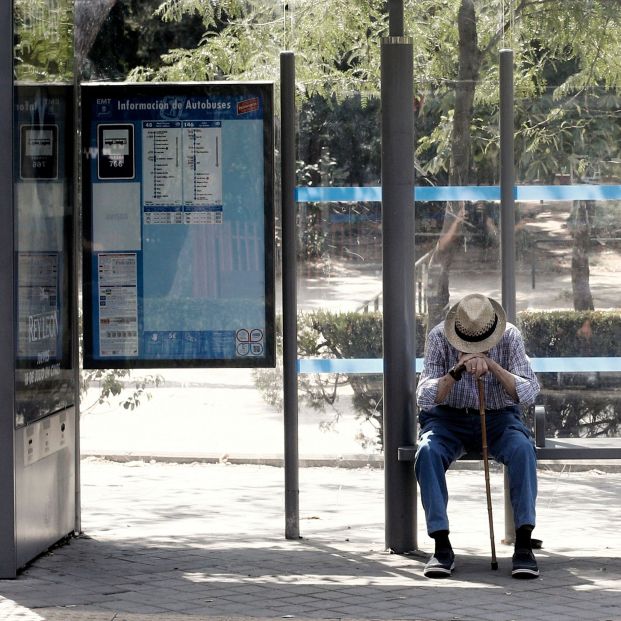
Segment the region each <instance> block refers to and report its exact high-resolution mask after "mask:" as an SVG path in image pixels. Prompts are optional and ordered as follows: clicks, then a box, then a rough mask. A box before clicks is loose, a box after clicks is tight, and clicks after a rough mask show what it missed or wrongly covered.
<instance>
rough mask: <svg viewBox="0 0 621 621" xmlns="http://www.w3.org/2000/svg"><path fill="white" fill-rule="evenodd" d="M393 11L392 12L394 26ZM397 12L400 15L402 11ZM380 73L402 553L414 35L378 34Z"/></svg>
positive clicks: (406, 533)
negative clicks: (400, 450)
mask: <svg viewBox="0 0 621 621" xmlns="http://www.w3.org/2000/svg"><path fill="white" fill-rule="evenodd" d="M393 4H395V3H393ZM391 8H392V5H391ZM392 17H393V16H392V14H391V26H392V23H393V19H392ZM400 19H401V22H402V17H401V18H400ZM397 21H398V20H397ZM392 31H393V28H392V27H391V32H392ZM381 77H382V92H381V102H382V226H383V233H382V235H383V242H382V246H383V249H382V254H383V266H384V270H383V295H384V328H383V330H384V332H383V335H384V399H383V404H384V405H383V408H384V409H383V412H384V477H385V481H384V484H385V515H386V525H385V537H386V547H387V548H389V549H391V550H392V551H394V552H397V553H403V552H408V551H410V550H414V549H416V547H417V542H416V482H415V477H414V470H413V468H412V465H411V464H408V463H405V462H400V461H399V460H398V448H399V446H401V445H411V444H413V443H414V428H415V419H414V416H415V414H414V411H415V408H414V398H415V397H414V392H415V390H414V387H415V382H416V375H415V364H416V348H415V336H416V335H415V320H416V309H415V307H414V281H415V268H414V262H415V261H414V110H413V102H414V96H413V90H414V89H413V47H412V42H411V39H409V38H406V37H403V36H398V35H395V36H390V37H387V38H385V39H383V40H382V48H381Z"/></svg>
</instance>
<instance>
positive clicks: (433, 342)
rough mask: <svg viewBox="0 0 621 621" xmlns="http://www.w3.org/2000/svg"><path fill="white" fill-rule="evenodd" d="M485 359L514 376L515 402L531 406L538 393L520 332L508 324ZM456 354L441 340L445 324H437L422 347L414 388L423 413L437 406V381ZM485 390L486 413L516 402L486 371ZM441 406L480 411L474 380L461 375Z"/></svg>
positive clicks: (443, 338)
mask: <svg viewBox="0 0 621 621" xmlns="http://www.w3.org/2000/svg"><path fill="white" fill-rule="evenodd" d="M488 356H489V357H490V358H491V359H492V360H494V361H496V362H497V363H498V364H500V366H501V367H503V368H504V369H506V370H507V371H509V372H510V373H512V374H513V375H514V376H515V387H516V390H517V394H518V403H520V404H523V405H529V404H531V403H534V401H535V397H536V396H537V394H538V393H539V382H538V381H537V378H536V377H535V373H534V372H533V370H532V368H531V366H530V362H529V360H528V356H527V355H526V351H525V349H524V341H523V339H522V335H521V334H520V331H519V330H518V329H517V328H516V327H515V326H514V325H512V324H510V323H507V327H506V329H505V333H504V334H503V335H502V338H501V339H500V341H499V342H498V343H497V344H496V345H495V346H494V347H493V348H492V349H490V350H489V352H488ZM457 359H458V352H457V350H456V349H455V348H454V347H453V346H452V345H451V344H450V343H449V342H448V341H447V340H446V338H445V337H444V323H441V324H439V325H437V326H436V327H435V328H433V330H431V332H429V335H428V336H427V344H426V347H425V364H424V367H423V372H422V373H421V376H420V379H419V381H418V386H417V388H416V401H417V403H418V407H419V408H420V409H422V410H425V409H428V408H431V407H433V406H434V405H438V404H437V403H436V395H437V394H438V382H439V378H441V377H442V376H444V375H446V373H447V372H448V370H449V369H450V368H451V367H452V366H453V365H454V364H456V363H457ZM483 378H484V379H483V385H484V388H485V406H486V408H487V409H489V410H500V409H502V408H505V407H507V406H510V405H515V401H513V399H512V398H511V397H510V396H509V395H508V394H507V392H506V391H505V390H504V388H503V387H502V385H501V383H500V382H499V381H498V380H497V379H496V377H494V375H493V374H492V373H491V372H489V373H486V374H485V375H484V376H483ZM443 405H448V406H450V407H454V408H475V409H478V408H479V392H478V388H477V384H476V380H475V379H474V377H473V376H472V375H470V374H469V373H464V374H463V375H462V377H461V380H460V381H458V382H456V383H455V384H454V386H453V387H452V388H451V390H450V392H449V393H448V395H447V397H446V399H445V401H444V402H443Z"/></svg>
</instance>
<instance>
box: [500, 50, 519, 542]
mask: <svg viewBox="0 0 621 621" xmlns="http://www.w3.org/2000/svg"><path fill="white" fill-rule="evenodd" d="M499 65H500V252H501V269H502V280H501V282H502V305H503V307H504V309H505V311H506V313H507V319H508V320H509V321H510V322H511V323H513V324H514V323H515V321H516V303H515V299H516V298H515V295H516V294H515V289H516V287H515V195H514V192H515V157H514V145H513V132H514V128H513V105H514V95H513V50H509V49H503V50H500V61H499ZM504 471H505V472H504V495H505V537H504V539H503V542H504V543H507V544H510V543H513V541H514V540H515V524H514V521H513V509H512V507H511V501H510V494H509V474H508V472H507V469H506V468H505V469H504Z"/></svg>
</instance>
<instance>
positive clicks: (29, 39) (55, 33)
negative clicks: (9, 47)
mask: <svg viewBox="0 0 621 621" xmlns="http://www.w3.org/2000/svg"><path fill="white" fill-rule="evenodd" d="M73 4H74V0H57V1H56V2H53V3H51V2H49V1H48V0H14V24H15V25H14V30H15V48H14V53H15V59H16V60H15V77H16V79H17V80H22V81H29V82H66V81H71V80H72V79H73Z"/></svg>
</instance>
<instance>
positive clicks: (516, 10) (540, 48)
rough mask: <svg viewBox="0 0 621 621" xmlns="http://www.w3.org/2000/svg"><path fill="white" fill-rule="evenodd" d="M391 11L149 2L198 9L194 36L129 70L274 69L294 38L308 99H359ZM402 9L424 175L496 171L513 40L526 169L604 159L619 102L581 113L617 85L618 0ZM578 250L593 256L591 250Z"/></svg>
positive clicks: (197, 75)
mask: <svg viewBox="0 0 621 621" xmlns="http://www.w3.org/2000/svg"><path fill="white" fill-rule="evenodd" d="M290 9H291V10H290ZM386 10H387V3H386V2H385V0H372V1H369V0H315V1H313V2H310V1H303V0H298V1H297V2H291V3H289V4H282V3H281V2H277V1H276V0H255V1H254V2H241V1H240V0H220V1H219V2H217V3H216V2H199V1H198V0H166V1H165V2H163V3H162V4H161V5H160V7H159V8H158V10H157V14H158V15H159V16H160V17H161V18H162V19H163V20H164V21H166V22H171V21H179V20H180V19H182V18H184V17H186V16H188V15H195V16H198V17H200V19H201V20H202V23H203V26H204V34H203V36H202V39H201V40H200V43H199V44H198V46H196V47H195V48H177V49H172V50H170V52H168V53H167V54H165V55H164V56H163V57H162V63H163V64H162V65H161V66H160V67H157V68H153V67H148V66H143V67H138V68H136V69H134V70H133V71H132V72H131V73H130V78H132V79H145V80H181V79H190V80H212V79H221V78H228V79H276V78H277V67H278V53H279V51H280V50H282V49H286V48H291V49H294V50H296V51H297V53H298V58H299V61H298V74H297V77H298V95H299V98H300V100H301V102H305V103H306V104H307V105H308V106H309V107H312V103H311V102H312V101H313V98H315V100H314V101H315V105H317V102H318V101H319V99H321V100H323V101H325V102H333V105H334V106H338V105H340V104H341V103H342V102H344V101H346V100H348V98H349V97H350V96H351V94H352V93H357V94H359V95H360V98H361V102H362V104H363V105H364V103H365V102H366V101H368V100H369V99H371V98H373V97H375V96H376V95H377V93H378V90H379V49H380V45H379V41H380V38H381V36H383V35H385V34H387V15H386ZM405 17H406V32H407V33H408V34H410V35H411V36H412V37H413V39H414V44H415V56H414V59H415V64H414V71H415V78H416V84H417V88H420V89H421V90H422V91H425V97H424V103H423V105H422V109H421V114H420V115H419V119H418V120H417V128H420V127H421V125H422V124H423V123H425V124H426V126H425V130H426V131H425V132H424V133H421V134H419V135H418V137H417V145H418V146H417V157H418V162H419V164H420V168H421V170H422V172H423V175H427V176H428V177H429V178H430V179H431V180H432V181H434V182H435V181H438V180H439V181H440V182H445V181H448V183H450V184H453V185H460V184H464V185H466V184H479V183H484V184H489V183H496V182H497V180H498V170H497V163H498V160H497V154H498V131H497V124H498V116H497V114H498V88H497V66H498V55H497V52H498V49H499V47H502V46H511V47H512V48H513V49H514V51H515V59H516V61H515V65H516V71H515V84H516V93H517V98H518V101H517V106H516V118H517V124H516V145H519V146H518V150H517V153H518V165H519V169H518V174H519V175H520V177H521V180H522V181H524V182H528V181H532V180H535V179H537V180H538V181H540V182H548V183H551V182H552V181H553V179H554V175H555V173H556V172H557V171H559V170H562V169H563V168H571V169H572V170H573V171H574V172H578V171H580V169H581V168H582V173H580V174H581V175H584V174H585V173H586V169H587V168H589V167H591V168H593V167H598V166H599V165H600V164H601V163H602V162H603V158H602V156H601V155H600V154H601V153H604V152H605V153H609V152H610V151H611V150H612V149H614V145H615V144H616V138H617V137H618V133H619V128H618V123H617V122H616V119H615V116H614V115H615V113H614V112H613V111H612V110H611V111H610V112H609V116H608V117H593V118H591V119H589V118H587V117H585V115H584V112H585V111H590V110H591V109H592V108H596V109H601V107H600V106H599V105H598V104H597V103H596V100H600V99H602V98H605V97H606V96H608V95H609V94H610V92H611V91H614V92H615V93H616V89H617V88H618V86H619V84H620V83H621V61H620V58H621V54H620V53H619V52H620V51H621V37H619V34H620V32H619V31H620V28H621V26H620V24H621V5H620V4H619V3H614V2H609V1H608V0H592V1H590V2H588V3H586V4H585V3H584V1H583V0H567V1H566V2H563V3H558V2H555V1H553V0H515V2H511V3H505V2H502V1H501V0H495V1H492V2H489V1H488V0H485V1H484V0H442V1H441V0H418V1H417V2H414V1H413V0H406V2H405ZM318 24H320V25H321V27H317V25H318ZM586 100H590V103H589V104H588V105H585V101H586ZM609 125H612V127H613V130H614V131H613V132H612V133H608V136H607V137H604V140H605V141H606V143H607V148H606V149H605V150H602V149H601V148H599V147H597V148H596V146H595V144H594V141H593V138H592V137H593V135H594V133H596V134H599V133H600V132H601V129H602V128H603V127H606V126H609ZM559 130H560V133H559ZM593 130H596V131H595V132H593ZM559 136H561V140H562V141H563V142H562V144H560V143H559ZM600 146H601V145H600ZM316 151H317V153H315V155H312V154H311V157H313V158H316V159H314V161H307V162H304V163H303V165H302V166H301V169H305V167H306V170H311V171H312V167H313V166H316V165H317V164H318V163H319V161H320V158H324V161H332V160H334V159H335V158H333V154H332V153H330V152H326V151H325V150H322V149H320V148H318V149H316ZM309 167H310V168H309ZM465 216H466V205H464V204H448V205H447V207H446V210H445V214H444V221H443V226H442V231H441V233H440V239H439V241H438V243H437V244H436V247H435V249H434V253H433V257H432V261H431V265H430V269H429V274H430V277H429V278H430V280H429V284H428V297H429V325H430V326H432V325H434V324H435V323H437V322H438V321H439V320H440V319H441V318H442V317H443V314H444V312H445V310H446V308H447V305H448V300H449V293H450V280H449V276H450V270H451V265H452V262H453V258H454V254H455V248H456V247H457V243H458V242H459V240H460V239H461V238H462V235H463V224H464V218H465ZM575 230H576V231H577V230H578V228H576V229H575ZM580 230H582V229H580ZM580 239H582V238H578V239H577V241H579V240H580ZM583 251H584V252H583V253H582V254H583V257H586V256H588V254H587V252H588V248H585V247H583ZM586 277H588V270H586V269H584V259H582V260H581V261H576V262H575V263H574V282H575V283H576V289H581V290H584V289H585V287H584V279H585V278H586ZM576 303H577V304H578V302H576ZM579 304H582V302H580V303H579Z"/></svg>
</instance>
